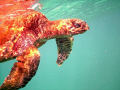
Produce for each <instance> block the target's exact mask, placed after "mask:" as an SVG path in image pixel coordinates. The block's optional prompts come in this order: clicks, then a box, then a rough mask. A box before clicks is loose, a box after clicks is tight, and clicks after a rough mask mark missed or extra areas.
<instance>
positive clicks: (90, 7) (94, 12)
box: [0, 0, 120, 90]
mask: <svg viewBox="0 0 120 90" xmlns="http://www.w3.org/2000/svg"><path fill="white" fill-rule="evenodd" d="M40 3H41V4H42V10H40V11H41V12H42V13H43V14H45V15H46V17H47V18H48V19H49V20H57V19H63V18H79V19H82V20H84V21H86V22H87V24H88V25H89V27H90V30H89V31H87V32H86V33H84V34H80V35H76V36H74V44H73V50H72V53H71V54H70V56H69V58H68V59H67V60H66V61H65V62H64V63H63V65H62V66H61V67H59V66H58V65H57V64H56V59H57V45H56V42H55V40H54V39H53V40H49V41H48V42H47V43H46V44H45V45H43V46H42V47H40V48H38V49H39V51H40V54H41V62H40V65H39V68H38V71H37V73H36V75H35V76H34V77H33V78H32V80H31V81H30V82H29V83H28V84H27V85H26V87H24V88H22V89H20V90H120V0H41V1H40ZM14 62H16V60H15V59H14V60H12V61H8V62H5V63H0V85H1V84H2V83H3V81H4V79H5V77H6V76H7V75H8V74H9V72H10V70H11V67H12V66H13V64H14Z"/></svg>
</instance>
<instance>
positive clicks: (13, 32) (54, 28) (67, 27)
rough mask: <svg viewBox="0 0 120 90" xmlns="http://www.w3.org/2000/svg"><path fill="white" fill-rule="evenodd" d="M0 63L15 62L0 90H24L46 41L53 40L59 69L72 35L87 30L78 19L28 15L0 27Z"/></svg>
mask: <svg viewBox="0 0 120 90" xmlns="http://www.w3.org/2000/svg"><path fill="white" fill-rule="evenodd" d="M0 30H1V31H0V63H2V62H4V61H8V60H10V59H12V58H16V60H17V61H18V62H16V63H15V64H14V66H13V67H12V70H11V72H10V74H9V75H8V76H7V77H6V79H5V81H4V82H3V84H2V85H1V86H0V90H16V89H19V88H22V87H24V86H25V85H26V84H27V83H28V81H30V80H31V78H32V77H33V76H34V75H35V73H36V71H37V68H38V65H39V62H40V53H39V51H38V49H37V48H38V47H41V46H42V45H43V44H45V43H46V41H47V40H50V39H56V43H57V47H58V58H57V61H56V63H57V64H58V65H59V66H60V65H61V64H62V63H63V62H64V61H65V59H67V58H68V56H69V54H70V52H71V50H72V45H73V40H74V39H73V35H76V34H81V33H84V32H86V30H89V27H88V25H87V24H86V22H84V21H83V20H80V19H60V20H54V21H50V20H48V19H47V18H46V16H45V15H44V14H42V13H41V12H37V11H32V12H29V13H26V14H23V15H20V16H18V17H16V18H11V19H9V21H8V20H7V21H4V22H3V23H1V24H0Z"/></svg>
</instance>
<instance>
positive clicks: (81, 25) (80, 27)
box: [62, 19, 89, 35]
mask: <svg viewBox="0 0 120 90" xmlns="http://www.w3.org/2000/svg"><path fill="white" fill-rule="evenodd" d="M62 23H63V27H64V28H66V30H67V31H66V32H67V35H76V34H82V33H84V32H86V31H87V30H89V26H88V25H87V23H86V22H85V21H83V20H80V19H64V20H63V22H62Z"/></svg>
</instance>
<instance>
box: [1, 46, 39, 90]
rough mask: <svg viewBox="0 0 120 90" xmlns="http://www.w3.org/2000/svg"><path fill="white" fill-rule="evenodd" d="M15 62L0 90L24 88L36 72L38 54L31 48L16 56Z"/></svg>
mask: <svg viewBox="0 0 120 90" xmlns="http://www.w3.org/2000/svg"><path fill="white" fill-rule="evenodd" d="M17 60H18V62H16V63H15V64H14V67H13V68H12V70H11V72H10V74H9V75H8V76H7V77H6V79H5V81H4V83H3V84H2V86H1V87H0V90H16V89H19V88H22V87H24V86H25V85H26V84H27V83H28V81H30V80H31V78H32V77H33V76H34V75H35V73H36V71H37V68H38V65H39V62H40V54H39V51H38V49H37V48H36V47H34V46H31V47H29V48H28V49H26V50H25V51H24V52H23V54H22V55H20V56H18V57H17Z"/></svg>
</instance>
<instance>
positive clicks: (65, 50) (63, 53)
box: [56, 37, 74, 66]
mask: <svg viewBox="0 0 120 90" xmlns="http://www.w3.org/2000/svg"><path fill="white" fill-rule="evenodd" d="M73 40H74V38H73V37H63V38H56V43H57V47H58V58H57V61H56V63H57V64H58V65H59V66H61V65H62V63H63V62H64V61H65V59H67V58H68V56H69V54H70V52H71V51H72V45H73Z"/></svg>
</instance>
